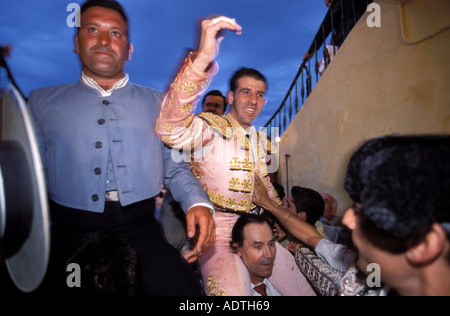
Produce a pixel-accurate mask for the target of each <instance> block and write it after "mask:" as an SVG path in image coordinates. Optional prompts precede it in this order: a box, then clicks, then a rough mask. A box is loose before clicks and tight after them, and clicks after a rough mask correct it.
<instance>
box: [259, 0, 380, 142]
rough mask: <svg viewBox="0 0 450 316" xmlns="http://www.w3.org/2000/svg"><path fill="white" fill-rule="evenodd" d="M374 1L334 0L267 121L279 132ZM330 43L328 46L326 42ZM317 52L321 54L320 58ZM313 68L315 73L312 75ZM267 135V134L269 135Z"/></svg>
mask: <svg viewBox="0 0 450 316" xmlns="http://www.w3.org/2000/svg"><path fill="white" fill-rule="evenodd" d="M372 2H373V0H334V1H333V3H332V4H331V6H330V8H329V10H328V12H327V14H326V15H325V18H324V20H323V22H322V24H321V25H320V28H319V30H318V31H317V34H316V36H315V38H314V40H313V42H312V44H311V46H310V48H309V50H308V52H306V54H305V56H304V58H303V62H302V64H301V65H300V66H299V69H298V71H297V74H296V76H295V78H294V80H293V81H292V84H291V86H290V87H289V89H288V92H287V93H286V96H285V98H284V99H283V101H282V102H281V105H280V107H279V108H278V110H277V111H276V112H275V113H274V115H273V116H272V117H271V118H270V120H269V121H268V122H267V124H266V125H265V127H267V128H268V132H269V133H270V132H271V131H272V128H278V131H279V135H282V134H283V133H284V132H285V131H286V129H287V127H288V126H289V124H290V123H291V122H292V120H293V119H294V117H295V115H296V114H297V113H298V111H299V110H300V108H301V106H302V105H303V104H304V103H305V101H306V99H307V98H308V97H309V95H310V94H311V92H312V90H313V89H314V87H315V85H316V84H317V82H318V81H319V79H320V76H321V75H322V74H323V73H324V72H325V70H326V69H327V67H328V65H329V64H330V63H331V61H332V60H333V58H334V56H335V55H336V53H337V52H338V50H339V48H340V47H341V45H342V44H343V42H344V41H345V39H346V38H347V36H348V34H349V33H350V31H351V30H352V28H353V27H354V26H355V24H356V23H357V22H358V21H359V19H360V18H361V16H362V15H363V14H364V12H365V11H366V10H367V7H368V5H369V4H370V3H372ZM327 42H328V43H329V45H327V44H326V43H327ZM319 54H321V56H323V57H322V58H321V59H319ZM312 67H314V75H313V74H312V72H313V70H312ZM269 136H270V135H269Z"/></svg>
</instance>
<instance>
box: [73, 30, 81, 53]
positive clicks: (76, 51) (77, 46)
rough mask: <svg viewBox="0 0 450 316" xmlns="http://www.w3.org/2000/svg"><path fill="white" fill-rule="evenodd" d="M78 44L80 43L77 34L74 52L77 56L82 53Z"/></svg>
mask: <svg viewBox="0 0 450 316" xmlns="http://www.w3.org/2000/svg"><path fill="white" fill-rule="evenodd" d="M78 43H79V42H78V34H77V35H75V50H74V52H75V53H77V54H79V53H80V47H79V44H78Z"/></svg>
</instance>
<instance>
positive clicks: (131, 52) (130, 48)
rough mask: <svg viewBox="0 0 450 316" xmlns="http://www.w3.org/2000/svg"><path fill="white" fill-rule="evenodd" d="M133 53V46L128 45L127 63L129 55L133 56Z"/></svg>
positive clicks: (129, 58)
mask: <svg viewBox="0 0 450 316" xmlns="http://www.w3.org/2000/svg"><path fill="white" fill-rule="evenodd" d="M133 52H134V46H133V44H131V43H130V44H129V45H128V59H127V60H128V61H130V60H131V55H133Z"/></svg>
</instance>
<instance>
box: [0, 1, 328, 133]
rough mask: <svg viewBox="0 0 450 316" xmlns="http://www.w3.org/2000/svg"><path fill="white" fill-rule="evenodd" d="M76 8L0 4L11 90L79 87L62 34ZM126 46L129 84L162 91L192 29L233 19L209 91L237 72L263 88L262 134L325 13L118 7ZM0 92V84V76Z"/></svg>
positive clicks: (296, 7)
mask: <svg viewBox="0 0 450 316" xmlns="http://www.w3.org/2000/svg"><path fill="white" fill-rule="evenodd" d="M83 2H84V1H79V0H42V1H36V0H0V6H1V8H2V10H1V12H0V45H5V44H8V43H11V44H12V45H13V47H14V49H13V51H12V58H9V59H7V62H8V65H9V66H10V68H11V70H12V72H13V74H14V77H15V79H16V81H17V83H18V85H19V86H20V87H21V89H22V90H23V92H24V94H25V95H26V96H28V95H29V94H30V92H31V91H32V90H34V89H37V88H41V87H45V86H51V85H57V84H62V83H67V82H73V81H76V80H78V79H79V73H80V69H81V66H80V63H79V61H78V56H77V55H76V54H75V53H74V52H73V48H74V44H73V40H74V34H75V30H74V29H73V28H70V27H68V26H67V23H66V20H67V17H68V16H69V14H70V12H67V11H66V8H67V6H68V5H69V4H70V3H79V4H82V3H83ZM119 2H120V3H121V4H122V5H123V6H124V8H125V10H126V11H127V14H128V16H129V19H130V36H131V41H132V42H133V45H134V54H133V57H132V60H131V61H130V62H128V63H127V65H126V71H127V73H129V74H130V78H131V81H132V82H134V83H136V84H140V85H144V86H148V87H151V88H154V89H158V90H162V91H165V90H166V87H167V86H168V85H169V84H170V81H171V79H172V78H173V77H174V75H175V74H176V72H177V71H178V68H179V65H180V63H181V62H182V60H183V57H184V56H185V51H184V50H185V49H188V48H196V46H197V37H198V33H199V28H198V22H199V21H200V20H201V19H202V18H204V17H208V16H212V15H215V14H221V15H227V16H229V17H232V18H235V19H236V20H237V21H238V23H239V24H241V25H242V26H243V35H241V36H236V35H235V34H232V33H228V34H227V38H226V39H225V41H224V42H223V43H222V47H221V54H220V56H219V58H218V59H217V62H218V63H219V66H220V72H219V74H218V75H217V76H216V78H215V79H214V81H213V83H212V85H211V87H210V89H218V90H221V91H222V92H223V93H224V94H225V93H226V92H227V91H228V82H229V78H230V77H231V75H232V74H233V73H234V71H235V70H237V69H238V68H240V67H242V66H246V67H252V68H256V69H258V70H260V71H261V72H262V73H263V74H264V75H265V76H266V77H267V78H268V80H269V92H268V95H267V97H268V103H267V106H266V109H265V111H264V112H263V113H262V114H261V116H260V118H259V119H258V120H257V121H255V126H257V127H259V126H263V125H264V124H265V123H266V122H267V120H268V119H269V118H270V117H271V116H272V114H273V113H274V111H275V110H276V109H277V108H278V107H279V105H280V103H281V101H282V99H283V97H284V96H285V94H286V92H287V89H288V88H289V86H290V84H291V82H292V80H293V79H294V76H295V74H296V73H297V70H298V65H299V64H300V63H301V61H302V59H303V55H304V53H305V52H306V51H307V50H308V48H309V46H310V44H311V42H312V40H313V38H314V36H315V34H316V32H317V30H318V28H319V26H320V24H321V22H322V20H323V17H324V16H325V14H326V11H327V7H326V6H325V4H324V1H323V0H221V1H219V0H190V1H186V0H158V1H155V0H122V1H119ZM0 84H4V76H3V75H2V78H1V81H0Z"/></svg>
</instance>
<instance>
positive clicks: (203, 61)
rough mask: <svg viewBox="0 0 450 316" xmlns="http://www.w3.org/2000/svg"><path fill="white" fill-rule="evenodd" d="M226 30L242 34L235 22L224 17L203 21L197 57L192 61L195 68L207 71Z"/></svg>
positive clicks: (217, 52)
mask: <svg viewBox="0 0 450 316" xmlns="http://www.w3.org/2000/svg"><path fill="white" fill-rule="evenodd" d="M226 30H230V31H233V32H235V33H236V34H238V35H241V34H242V26H240V25H239V24H238V23H236V20H234V19H230V18H228V17H225V16H219V17H217V18H214V19H207V20H203V22H202V25H201V35H200V44H199V47H198V55H197V57H196V58H195V60H194V64H195V66H196V67H197V68H198V69H200V70H201V71H205V72H206V71H207V70H208V68H209V67H210V65H211V64H212V62H213V61H214V60H215V59H216V58H217V56H218V55H219V51H220V44H221V43H222V41H223V40H224V39H225V32H224V31H226Z"/></svg>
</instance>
